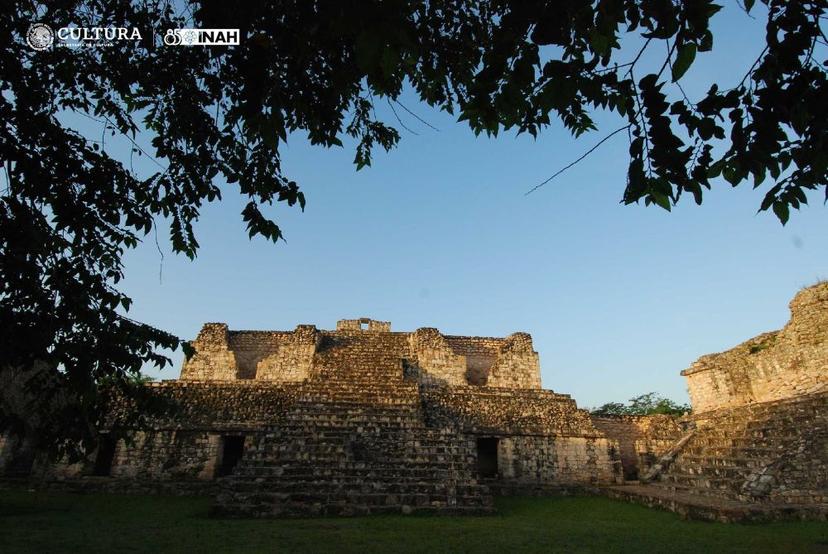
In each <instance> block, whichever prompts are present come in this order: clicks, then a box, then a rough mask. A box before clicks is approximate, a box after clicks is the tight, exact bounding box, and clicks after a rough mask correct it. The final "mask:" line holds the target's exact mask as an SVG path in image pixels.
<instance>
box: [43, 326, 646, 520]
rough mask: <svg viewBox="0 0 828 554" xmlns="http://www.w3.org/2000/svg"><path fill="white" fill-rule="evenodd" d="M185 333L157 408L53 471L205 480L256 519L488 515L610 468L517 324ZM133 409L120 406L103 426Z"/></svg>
mask: <svg viewBox="0 0 828 554" xmlns="http://www.w3.org/2000/svg"><path fill="white" fill-rule="evenodd" d="M193 346H194V347H195V354H194V355H193V356H192V357H191V358H190V359H189V360H188V361H186V362H185V363H184V365H183V367H182V369H181V378H180V379H178V380H174V381H164V382H160V383H153V384H150V385H149V387H150V390H151V391H152V392H153V396H154V397H155V398H156V399H158V400H161V401H163V402H162V403H163V404H164V405H166V406H168V407H170V409H169V410H168V411H167V412H166V415H164V416H156V417H154V418H153V419H152V420H151V421H150V422H149V425H148V426H147V427H146V428H144V429H142V430H141V431H134V432H131V433H130V435H129V438H130V440H129V441H125V440H123V439H122V440H118V441H111V442H110V443H108V444H102V445H101V447H100V448H99V449H98V452H97V453H96V454H95V456H93V457H91V458H90V461H89V462H87V463H85V464H75V465H73V466H65V465H64V466H58V467H56V468H50V469H49V471H50V472H51V474H52V477H53V478H55V479H62V480H64V482H65V483H67V484H68V483H72V482H83V483H85V484H87V485H88V484H90V483H97V485H98V486H105V487H106V488H110V489H112V488H120V489H127V490H172V491H177V490H193V486H197V485H205V486H206V488H208V489H209V490H210V492H212V493H214V494H216V498H217V501H216V504H215V508H214V510H215V512H216V513H217V514H223V515H230V516H256V517H270V516H292V515H315V514H360V513H376V512H397V513H408V512H413V511H435V512H441V513H443V512H450V513H485V512H489V511H491V510H492V493H493V492H494V493H499V492H523V493H530V494H539V493H546V492H550V491H561V490H565V489H569V488H573V487H582V486H596V485H601V484H612V483H617V482H619V481H620V479H621V460H620V457H619V446H618V440H617V439H615V438H614V437H613V436H611V435H612V433H605V432H602V431H601V430H599V429H598V428H596V425H595V424H594V423H593V420H592V419H591V417H590V415H589V414H588V413H587V412H586V411H584V410H581V409H578V407H577V406H576V404H575V402H574V401H573V400H572V399H571V398H570V397H569V396H567V395H564V394H557V393H554V392H552V391H548V390H543V389H542V388H541V382H540V365H539V360H538V355H537V353H536V352H535V351H534V350H533V347H532V339H531V337H530V336H529V335H528V334H526V333H515V334H512V335H510V336H508V337H505V338H489V337H461V336H450V335H443V334H442V333H440V332H439V331H438V330H437V329H433V328H422V329H418V330H416V331H414V332H393V331H391V327H390V324H389V323H387V322H381V321H374V320H370V319H356V320H343V321H340V322H339V323H338V324H337V328H336V330H334V331H326V330H319V329H317V328H316V327H314V326H311V325H299V326H298V327H296V329H294V330H293V331H233V330H229V329H228V328H227V325H225V324H221V323H208V324H205V325H204V327H203V328H202V330H201V332H200V333H199V335H198V337H197V338H196V339H195V341H194V342H193ZM130 410H132V408H131V407H130V406H129V405H127V404H123V405H120V406H119V407H118V409H117V410H115V412H114V413H113V414H112V417H111V422H110V426H111V427H113V428H117V427H118V421H121V420H122V419H123V418H121V416H122V415H124V414H125V413H128V412H129V411H130ZM645 434H646V433H645ZM104 442H106V441H104ZM647 444H650V443H647ZM652 444H655V443H652ZM642 448H644V449H645V450H646V448H647V446H646V445H644V446H642ZM659 453H660V452H653V451H647V452H646V453H645V454H647V455H649V456H650V457H653V456H655V455H657V454H659ZM90 474H91V475H90ZM96 474H97V475H99V476H106V477H94V475H96ZM72 478H77V479H74V481H73V479H72ZM202 488H204V487H202Z"/></svg>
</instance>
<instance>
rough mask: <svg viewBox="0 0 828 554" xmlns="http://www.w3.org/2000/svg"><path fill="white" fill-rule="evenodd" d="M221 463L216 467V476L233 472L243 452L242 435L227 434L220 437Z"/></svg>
mask: <svg viewBox="0 0 828 554" xmlns="http://www.w3.org/2000/svg"><path fill="white" fill-rule="evenodd" d="M221 442H222V447H221V465H220V466H219V469H218V476H219V477H224V476H225V475H230V474H231V473H233V469H234V468H235V467H236V465H238V463H239V460H241V457H242V455H243V454H244V436H243V435H242V436H238V435H236V436H227V437H222V438H221Z"/></svg>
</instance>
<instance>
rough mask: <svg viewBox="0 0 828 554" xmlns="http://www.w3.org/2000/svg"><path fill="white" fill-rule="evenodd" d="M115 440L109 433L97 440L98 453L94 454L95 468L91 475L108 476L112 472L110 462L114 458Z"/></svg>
mask: <svg viewBox="0 0 828 554" xmlns="http://www.w3.org/2000/svg"><path fill="white" fill-rule="evenodd" d="M117 444H118V443H117V441H116V440H115V439H114V438H113V437H110V436H109V435H102V436H101V438H100V439H99V440H98V453H97V455H96V456H95V468H94V469H93V470H92V475H97V476H98V477H109V476H110V475H111V474H112V462H113V460H114V459H115V446H116V445H117Z"/></svg>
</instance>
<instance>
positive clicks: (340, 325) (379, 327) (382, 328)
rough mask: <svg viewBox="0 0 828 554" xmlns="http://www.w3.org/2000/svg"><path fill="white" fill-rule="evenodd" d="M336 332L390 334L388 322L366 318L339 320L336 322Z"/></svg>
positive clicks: (389, 323)
mask: <svg viewBox="0 0 828 554" xmlns="http://www.w3.org/2000/svg"><path fill="white" fill-rule="evenodd" d="M336 330H337V331H369V332H374V333H390V332H391V322H390V321H375V320H373V319H369V318H367V317H361V318H359V319H340V320H339V321H337V322H336Z"/></svg>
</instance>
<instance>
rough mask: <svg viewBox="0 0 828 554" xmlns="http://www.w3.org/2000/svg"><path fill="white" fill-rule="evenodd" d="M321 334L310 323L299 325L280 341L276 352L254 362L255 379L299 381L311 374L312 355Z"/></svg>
mask: <svg viewBox="0 0 828 554" xmlns="http://www.w3.org/2000/svg"><path fill="white" fill-rule="evenodd" d="M320 340H321V335H320V334H319V332H318V331H317V330H316V327H314V326H312V325H300V326H299V327H297V328H296V331H295V332H293V333H292V334H291V335H290V336H289V337H286V339H285V340H283V341H282V342H281V344H280V345H279V347H278V349H277V350H276V352H274V353H272V354H270V355H268V356H266V357H264V358H262V359H261V360H260V361H259V362H258V363H257V364H256V379H257V380H260V381H274V382H283V383H289V382H299V381H304V380H305V379H307V378H308V377H310V376H311V368H312V367H313V355H314V354H315V353H316V349H317V347H318V346H319V342H320Z"/></svg>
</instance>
